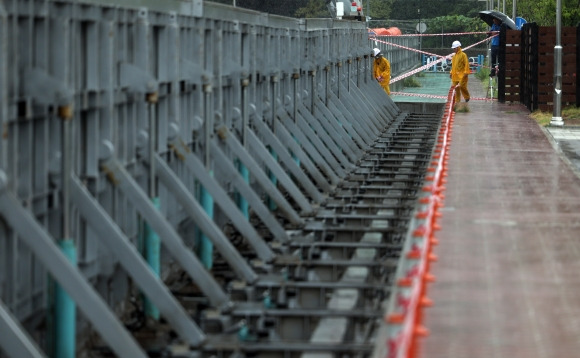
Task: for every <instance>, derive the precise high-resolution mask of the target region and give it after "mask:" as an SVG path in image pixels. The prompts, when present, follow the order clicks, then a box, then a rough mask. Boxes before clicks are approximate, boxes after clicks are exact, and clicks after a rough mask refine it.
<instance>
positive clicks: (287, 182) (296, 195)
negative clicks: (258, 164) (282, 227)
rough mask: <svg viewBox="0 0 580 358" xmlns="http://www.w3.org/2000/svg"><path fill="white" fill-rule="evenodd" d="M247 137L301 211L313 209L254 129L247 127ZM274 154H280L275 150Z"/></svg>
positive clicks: (249, 143)
mask: <svg viewBox="0 0 580 358" xmlns="http://www.w3.org/2000/svg"><path fill="white" fill-rule="evenodd" d="M262 124H263V123H262ZM230 134H231V133H230ZM247 138H248V145H249V147H250V149H251V150H253V151H254V153H255V155H256V156H257V157H258V158H259V159H260V160H261V161H262V162H263V163H264V165H265V167H267V168H268V170H269V171H270V172H271V173H272V175H274V177H276V179H277V180H278V182H279V184H280V185H281V186H283V187H284V188H285V189H286V191H287V192H288V194H289V195H290V196H291V197H292V199H294V201H295V202H296V204H298V206H299V207H300V209H301V210H302V213H303V214H306V215H307V214H311V213H312V212H313V211H314V209H313V208H312V205H310V202H309V201H308V199H307V198H306V197H305V196H304V194H302V192H301V191H300V189H299V188H298V187H297V186H296V184H294V182H293V181H292V178H290V176H289V175H288V174H286V172H285V171H284V169H282V167H281V166H280V164H279V163H278V162H277V161H276V160H275V159H274V158H273V157H272V155H271V154H270V153H269V150H268V148H266V147H265V146H264V144H263V143H262V141H260V139H259V138H258V137H257V136H256V134H255V133H254V131H252V130H251V129H248V137H247ZM234 146H235V144H234ZM236 153H237V152H236ZM276 154H278V155H280V154H279V153H277V152H276ZM285 154H286V155H287V154H288V153H287V152H286V153H285ZM258 158H256V159H258ZM250 173H251V172H250Z"/></svg>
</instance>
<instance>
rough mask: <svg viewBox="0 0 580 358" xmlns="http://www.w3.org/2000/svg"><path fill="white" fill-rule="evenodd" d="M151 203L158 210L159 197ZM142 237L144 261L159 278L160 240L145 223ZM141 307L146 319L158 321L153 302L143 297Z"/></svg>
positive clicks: (156, 310)
mask: <svg viewBox="0 0 580 358" xmlns="http://www.w3.org/2000/svg"><path fill="white" fill-rule="evenodd" d="M151 202H152V203H153V206H155V208H157V209H159V207H160V205H159V197H155V198H151ZM143 236H144V240H143V244H144V245H143V246H144V247H143V253H144V257H145V260H146V261H147V264H148V265H149V267H150V268H151V271H153V274H155V276H156V277H159V275H160V273H161V239H160V238H159V235H157V233H156V232H155V231H153V229H152V228H151V226H150V225H149V224H148V223H147V222H145V223H144V225H143ZM143 305H144V309H145V314H146V315H147V317H150V318H152V319H154V320H155V321H158V320H159V309H157V307H155V305H153V302H151V300H150V299H149V298H147V297H146V296H145V297H144V300H143Z"/></svg>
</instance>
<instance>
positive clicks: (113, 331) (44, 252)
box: [0, 172, 147, 358]
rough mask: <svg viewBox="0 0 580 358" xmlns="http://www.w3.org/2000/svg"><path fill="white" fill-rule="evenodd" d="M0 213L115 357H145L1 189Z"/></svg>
mask: <svg viewBox="0 0 580 358" xmlns="http://www.w3.org/2000/svg"><path fill="white" fill-rule="evenodd" d="M3 176H4V172H0V179H1V177H3ZM4 181H5V177H4ZM4 185H5V183H0V186H4ZM0 213H1V214H2V216H3V217H4V219H5V220H6V221H7V223H8V225H9V226H10V227H12V229H14V231H16V232H17V233H18V234H19V238H20V239H22V241H23V242H24V243H25V244H26V245H27V246H28V248H29V249H30V250H31V251H32V252H33V253H34V255H35V256H36V257H37V258H38V259H39V260H40V261H41V262H42V263H43V264H44V266H45V267H46V269H47V270H48V271H49V272H50V274H51V275H52V276H53V277H54V279H55V280H56V281H57V282H58V283H59V285H60V286H61V287H62V288H63V289H64V290H65V291H66V292H67V293H68V294H69V295H70V296H71V297H72V299H73V300H74V301H75V302H76V304H77V305H78V307H79V309H80V310H81V311H82V312H83V313H84V314H85V316H86V317H87V318H88V319H89V321H90V322H91V323H92V324H93V325H94V326H95V329H96V330H97V332H99V334H100V335H101V337H103V339H104V340H105V342H107V344H108V345H109V346H110V347H111V349H112V350H113V351H114V352H115V353H116V354H117V355H118V356H120V357H143V358H146V357H147V355H146V354H145V352H143V350H142V349H141V348H140V347H139V345H138V344H137V342H135V339H134V338H133V337H132V336H131V335H130V334H129V332H127V330H126V329H125V328H124V327H123V325H122V324H121V323H120V322H119V320H118V319H117V317H116V316H115V314H114V313H113V312H112V311H111V310H110V308H109V307H108V306H107V305H106V303H105V302H104V301H103V299H102V298H101V297H100V296H99V294H98V293H97V292H96V291H95V290H94V289H93V287H92V286H91V285H90V284H89V282H88V281H87V280H86V279H85V278H84V277H83V275H82V274H81V273H80V271H79V270H78V268H77V267H75V266H73V265H72V264H71V263H70V262H69V260H68V259H67V258H66V257H65V256H64V254H63V253H62V252H61V251H60V250H59V248H58V247H57V246H56V245H55V244H54V243H55V242H56V240H55V239H54V238H53V237H52V236H51V235H50V234H49V233H48V232H46V230H45V229H44V228H43V227H42V226H40V224H39V223H38V222H37V221H36V219H35V218H34V217H33V216H32V214H31V213H30V212H29V211H28V210H26V209H25V208H24V207H23V206H22V204H21V203H20V201H19V200H18V199H17V198H16V197H15V196H14V194H12V193H11V192H9V191H8V190H7V189H6V188H2V187H0Z"/></svg>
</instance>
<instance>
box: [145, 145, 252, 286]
mask: <svg viewBox="0 0 580 358" xmlns="http://www.w3.org/2000/svg"><path fill="white" fill-rule="evenodd" d="M153 160H154V161H155V165H154V166H155V172H156V174H157V175H158V176H159V179H161V181H162V182H163V184H164V185H165V186H166V187H167V189H169V191H170V192H172V193H173V195H174V196H175V199H176V200H177V201H178V202H179V203H180V204H181V206H183V208H184V209H185V211H187V213H188V214H189V216H190V217H191V218H192V219H193V221H194V222H195V223H196V224H197V226H199V228H200V230H201V231H202V232H203V233H204V234H205V235H207V237H208V238H209V239H210V240H211V241H212V242H213V244H214V245H215V246H216V248H217V250H218V251H219V253H220V254H221V255H222V256H223V258H224V259H225V260H226V261H227V262H228V263H229V264H230V266H231V267H232V269H233V270H234V271H235V272H236V274H237V275H238V277H239V278H241V279H243V280H245V281H246V282H248V283H252V282H255V281H256V280H257V279H258V275H257V274H256V273H255V272H254V270H252V268H251V267H250V265H249V264H248V263H247V261H246V260H245V259H244V258H243V257H242V256H241V255H240V253H239V252H238V251H237V250H236V248H235V247H234V245H232V243H231V242H230V241H229V240H228V238H227V237H226V236H225V235H224V233H223V232H222V231H221V230H220V229H219V228H218V227H217V226H216V224H215V223H214V222H213V220H212V219H211V218H210V217H209V216H208V215H207V214H206V213H205V211H204V210H203V208H202V207H201V205H200V204H199V203H198V202H197V201H196V200H195V198H194V197H193V195H192V194H191V193H190V192H189V190H188V189H187V188H186V187H185V185H183V183H182V182H181V181H180V180H179V178H177V176H176V175H175V174H174V173H173V171H172V170H171V168H169V166H168V165H167V163H166V162H165V161H164V160H163V159H162V158H161V157H160V156H159V154H155V156H154V158H153Z"/></svg>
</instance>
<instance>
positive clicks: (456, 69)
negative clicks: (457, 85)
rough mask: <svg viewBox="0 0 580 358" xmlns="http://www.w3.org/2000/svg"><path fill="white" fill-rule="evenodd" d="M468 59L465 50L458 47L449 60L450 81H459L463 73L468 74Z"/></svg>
mask: <svg viewBox="0 0 580 358" xmlns="http://www.w3.org/2000/svg"><path fill="white" fill-rule="evenodd" d="M469 73H470V70H469V60H468V59H467V55H466V54H465V52H463V51H462V50H461V48H459V50H458V51H457V53H456V54H455V56H453V59H452V60H451V81H453V82H460V81H461V80H462V79H463V76H464V75H469Z"/></svg>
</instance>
